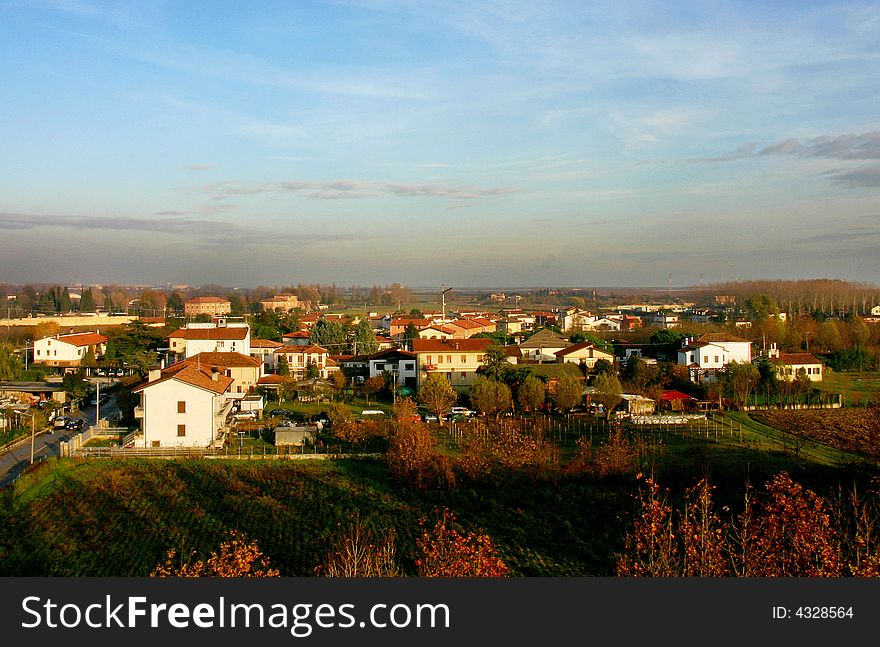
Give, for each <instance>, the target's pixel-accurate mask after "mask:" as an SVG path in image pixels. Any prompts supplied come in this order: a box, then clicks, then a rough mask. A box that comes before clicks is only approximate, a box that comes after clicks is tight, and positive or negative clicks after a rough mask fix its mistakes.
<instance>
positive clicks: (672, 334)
mask: <svg viewBox="0 0 880 647" xmlns="http://www.w3.org/2000/svg"><path fill="white" fill-rule="evenodd" d="M685 337H687V335H685V334H684V333H683V332H681V331H680V330H675V329H673V328H664V329H662V330H658V331H656V332H655V333H653V334H652V335H651V338H650V340H649V341H650V342H651V343H652V344H654V345H655V346H660V345H663V346H678V345H680V344H681V340H682V339H684V338H685Z"/></svg>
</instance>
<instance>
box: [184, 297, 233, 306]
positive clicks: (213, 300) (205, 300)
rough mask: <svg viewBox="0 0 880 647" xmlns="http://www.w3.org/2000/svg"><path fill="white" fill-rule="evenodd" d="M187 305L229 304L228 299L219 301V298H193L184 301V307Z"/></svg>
mask: <svg viewBox="0 0 880 647" xmlns="http://www.w3.org/2000/svg"><path fill="white" fill-rule="evenodd" d="M187 303H229V299H221V298H220V297H193V298H192V299H189V300H188V301H184V305H185V304H187Z"/></svg>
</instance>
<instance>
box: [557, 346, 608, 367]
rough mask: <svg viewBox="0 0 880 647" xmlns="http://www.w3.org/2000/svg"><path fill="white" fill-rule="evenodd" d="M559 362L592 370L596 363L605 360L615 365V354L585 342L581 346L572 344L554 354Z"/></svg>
mask: <svg viewBox="0 0 880 647" xmlns="http://www.w3.org/2000/svg"><path fill="white" fill-rule="evenodd" d="M554 355H556V361H557V362H570V363H572V364H580V365H583V366H586V367H587V368H588V369H590V370H592V369H593V367H594V366H596V362H598V361H599V360H600V359H604V360H605V361H606V362H609V363H610V364H614V354H613V353H607V352H605V351H604V350H600V349H599V348H596V345H595V344H593V343H591V342H583V343H580V344H572V345H571V346H566V347H565V348H563V349H562V350H558V351H556V352H555V353H554Z"/></svg>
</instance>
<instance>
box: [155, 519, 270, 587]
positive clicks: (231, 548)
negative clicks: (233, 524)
mask: <svg viewBox="0 0 880 647" xmlns="http://www.w3.org/2000/svg"><path fill="white" fill-rule="evenodd" d="M194 556H195V553H192V554H190V561H187V562H185V563H184V562H183V560H182V558H181V559H179V560H178V559H176V558H177V551H175V550H169V551H168V554H167V557H166V559H165V563H164V564H160V565H159V566H157V567H156V568H155V569H154V570H153V572H152V573H150V577H278V576H279V573H278V571H277V570H275V569H274V568H271V567H270V565H269V559H268V558H267V557H266V556H264V555H263V553H262V551H261V550H260V548H259V546H258V545H257V542H256V541H248V540H247V538H246V537H245V536H244V535H243V534H242V533H240V532H238V531H235V530H233V531H230V532H228V533H227V539H226V540H224V541H223V542H222V543H221V544H220V549H219V550H218V551H216V552H212V553H211V555H210V556H209V557H208V558H207V559H204V560H201V559H200V560H196V561H192V558H193V557H194ZM175 562H179V563H175Z"/></svg>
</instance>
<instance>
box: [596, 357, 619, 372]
mask: <svg viewBox="0 0 880 647" xmlns="http://www.w3.org/2000/svg"><path fill="white" fill-rule="evenodd" d="M593 372H594V373H595V374H596V375H601V374H602V373H613V372H614V364H612V363H611V362H609V361H608V360H607V359H598V360H596V363H595V364H593Z"/></svg>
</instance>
